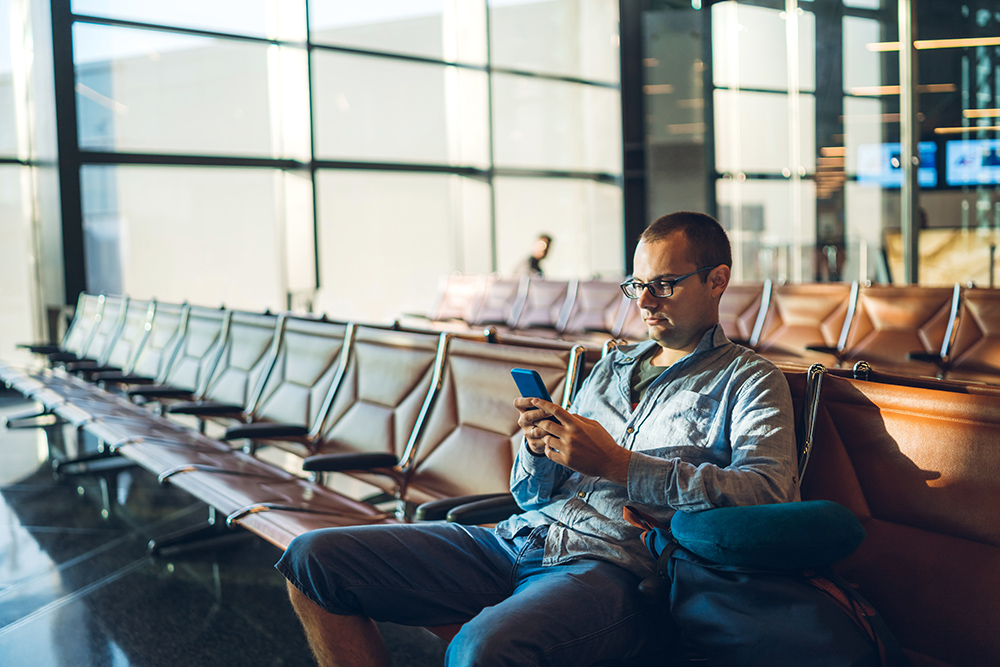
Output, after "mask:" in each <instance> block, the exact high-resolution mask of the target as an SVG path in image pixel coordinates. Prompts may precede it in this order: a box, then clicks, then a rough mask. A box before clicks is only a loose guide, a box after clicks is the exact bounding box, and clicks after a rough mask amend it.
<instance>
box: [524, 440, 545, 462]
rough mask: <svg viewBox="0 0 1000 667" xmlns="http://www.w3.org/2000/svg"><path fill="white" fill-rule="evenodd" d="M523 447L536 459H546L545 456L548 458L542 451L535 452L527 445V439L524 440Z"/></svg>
mask: <svg viewBox="0 0 1000 667" xmlns="http://www.w3.org/2000/svg"><path fill="white" fill-rule="evenodd" d="M524 449H525V451H527V452H528V453H529V454H531V455H532V456H534V457H535V458H536V459H546V458H548V457H547V456H545V453H544V452H542V453H541V454H538V453H537V452H535V450H533V449H532V448H531V447H529V446H528V441H527V440H525V441H524Z"/></svg>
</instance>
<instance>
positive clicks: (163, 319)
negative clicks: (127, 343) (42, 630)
mask: <svg viewBox="0 0 1000 667" xmlns="http://www.w3.org/2000/svg"><path fill="white" fill-rule="evenodd" d="M154 306H155V310H154V312H153V318H152V320H151V321H150V322H149V323H148V325H147V326H148V334H147V335H146V340H145V342H143V344H142V347H140V348H139V350H138V352H137V354H136V356H135V357H134V358H133V359H132V362H131V364H130V365H129V367H128V368H127V370H128V371H129V372H130V373H132V374H134V375H140V376H143V377H150V378H154V379H157V380H159V379H162V378H163V377H165V376H166V370H167V364H169V363H170V360H171V354H172V353H173V351H174V348H175V347H176V346H177V343H178V342H180V339H181V335H182V334H183V327H184V322H185V318H186V317H187V314H188V306H187V304H179V303H160V302H156V303H155V304H154Z"/></svg>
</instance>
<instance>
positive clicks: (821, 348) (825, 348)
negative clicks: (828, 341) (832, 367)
mask: <svg viewBox="0 0 1000 667" xmlns="http://www.w3.org/2000/svg"><path fill="white" fill-rule="evenodd" d="M806 349H807V350H809V351H810V352H820V353H822V354H832V355H833V356H837V355H838V354H840V350H838V349H837V348H836V347H834V346H833V345H819V344H817V345H806Z"/></svg>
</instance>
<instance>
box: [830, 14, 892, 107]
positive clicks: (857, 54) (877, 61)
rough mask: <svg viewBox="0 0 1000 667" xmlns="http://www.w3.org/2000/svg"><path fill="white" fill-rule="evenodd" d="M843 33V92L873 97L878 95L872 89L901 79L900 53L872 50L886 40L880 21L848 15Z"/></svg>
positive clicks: (845, 18)
mask: <svg viewBox="0 0 1000 667" xmlns="http://www.w3.org/2000/svg"><path fill="white" fill-rule="evenodd" d="M843 32H844V92H846V93H850V94H852V95H864V94H871V93H873V92H875V91H874V90H873V89H875V88H877V87H879V86H883V85H885V82H886V80H887V79H891V80H892V81H897V80H898V78H899V52H898V51H896V52H895V53H888V54H886V53H884V52H881V51H876V50H874V49H873V48H871V47H873V46H874V45H875V44H878V43H880V42H883V41H886V40H885V38H884V36H883V34H882V33H883V29H882V24H881V23H880V22H879V21H876V20H874V19H865V18H858V17H855V16H845V17H844V31H843ZM869 45H871V47H870V46H869ZM883 67H885V76H883Z"/></svg>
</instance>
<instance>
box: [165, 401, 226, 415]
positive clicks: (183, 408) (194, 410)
mask: <svg viewBox="0 0 1000 667" xmlns="http://www.w3.org/2000/svg"><path fill="white" fill-rule="evenodd" d="M167 412H169V413H172V414H177V415H195V416H197V417H225V416H232V417H238V416H239V415H240V414H242V413H243V406H242V405H226V404H225V403H215V402H213V401H182V402H180V403H174V404H173V405H169V406H167Z"/></svg>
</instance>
